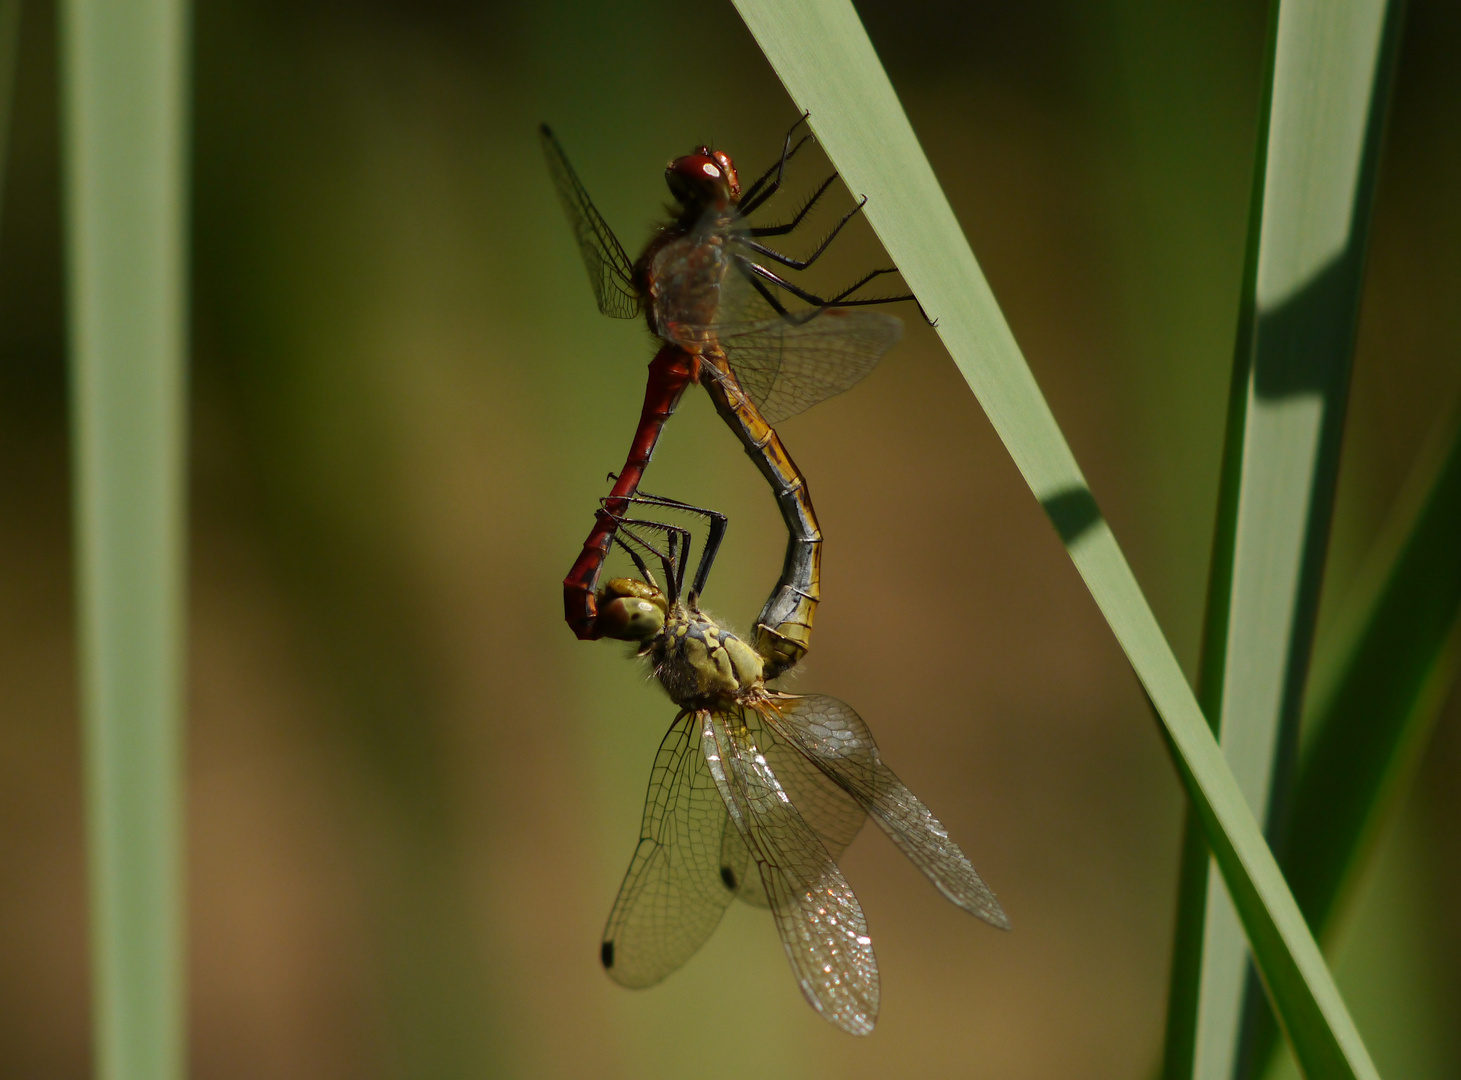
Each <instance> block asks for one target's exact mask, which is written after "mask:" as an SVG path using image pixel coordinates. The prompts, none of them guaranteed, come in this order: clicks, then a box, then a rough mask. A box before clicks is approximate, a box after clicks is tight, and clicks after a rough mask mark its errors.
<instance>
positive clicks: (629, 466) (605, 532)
mask: <svg viewBox="0 0 1461 1080" xmlns="http://www.w3.org/2000/svg"><path fill="white" fill-rule="evenodd" d="M699 367H700V363H699V357H696V356H693V355H691V354H690V353H687V352H686V351H685V350H684V349H681V348H679V347H678V346H676V345H666V346H665V347H664V348H662V349H660V351H659V352H658V353H657V354H656V355H655V358H654V359H653V360H652V361H650V364H649V381H648V383H647V384H646V385H645V387H644V408H643V409H642V410H640V413H639V427H638V428H636V429H635V431H634V442H633V444H632V445H631V446H630V448H629V457H628V458H627V459H626V460H625V462H624V468H622V469H621V470H619V478H618V479H617V480H616V481H614V486H613V488H612V489H611V490H610V492H609V500H608V502H607V503H606V504H605V505H604V508H603V509H602V510H600V511H599V513H598V517H597V519H596V520H595V521H594V527H593V529H592V531H590V532H589V534H588V539H587V540H585V541H584V542H583V551H582V552H580V553H579V556H578V561H577V562H575V563H574V564H573V569H572V570H570V571H568V576H567V577H566V578H564V579H563V617H564V619H566V620H567V622H568V625H569V628H570V629H572V630H573V632H574V634H576V635H577V636H578V638H579V640H580V641H592V640H594V639H596V638H599V637H602V636H603V635H602V634H601V633H600V632H599V629H598V626H597V622H598V613H599V612H598V597H597V596H596V595H595V593H596V590H597V589H598V584H599V571H600V570H602V569H603V566H604V560H605V559H606V558H608V555H609V545H610V544H611V543H612V540H613V535H614V529H615V524H614V517H616V516H620V517H622V516H623V514H624V513H625V511H626V510H627V509H628V506H629V503H628V501H627V497H628V496H630V495H633V494H634V493H635V492H637V491H638V490H639V480H640V477H642V476H643V475H644V469H645V466H647V465H648V464H649V459H650V458H651V457H652V456H653V454H654V447H655V443H657V442H658V441H659V434H660V431H661V430H663V428H664V426H665V421H666V420H668V419H669V418H670V416H671V415H673V413H674V411H675V407H676V406H677V405H679V404H680V396H681V395H682V394H684V392H685V388H686V387H687V386H689V385H690V384H691V383H692V382H694V381H695V380H696V379H697V378H698V377H699Z"/></svg>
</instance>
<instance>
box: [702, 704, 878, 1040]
mask: <svg viewBox="0 0 1461 1080" xmlns="http://www.w3.org/2000/svg"><path fill="white" fill-rule="evenodd" d="M702 717H703V718H702V720H701V738H700V743H701V750H702V752H703V753H704V755H705V760H706V762H707V763H708V764H709V766H710V773H711V775H712V776H713V777H714V778H715V783H716V786H717V787H718V788H719V789H720V793H721V797H722V799H723V800H724V801H725V806H726V809H727V810H728V812H729V813H730V816H731V821H732V822H733V823H734V824H735V826H736V828H737V829H738V830H739V832H740V834H741V838H742V840H744V841H745V844H746V846H747V848H749V850H750V853H751V858H752V859H753V860H754V862H755V863H756V865H757V866H758V867H759V869H760V871H761V881H762V884H763V885H764V886H765V889H766V895H767V897H768V898H769V899H770V901H771V912H772V915H773V916H774V917H775V920H776V929H777V932H778V933H779V934H780V935H781V944H782V947H783V948H784V949H785V950H786V955H787V959H788V960H790V961H791V968H792V971H793V973H794V974H795V975H796V978H797V982H798V984H799V985H800V986H801V991H802V994H803V995H805V997H806V999H807V1001H809V1002H810V1003H811V1005H812V1007H813V1008H814V1009H816V1010H817V1011H818V1012H820V1013H821V1014H822V1015H823V1016H825V1017H826V1018H827V1019H828V1020H830V1021H831V1022H832V1023H834V1024H836V1025H837V1026H838V1027H840V1028H842V1030H844V1031H847V1032H850V1033H851V1034H853V1035H866V1034H868V1033H869V1032H871V1031H872V1029H873V1024H874V1023H875V1022H876V1021H877V1015H878V965H877V959H876V958H875V957H874V956H873V947H872V940H871V939H870V938H869V937H868V934H867V923H866V921H865V920H864V919H863V915H862V907H861V906H860V905H859V904H858V902H857V897H856V896H854V895H853V893H852V888H851V886H849V885H848V884H847V879H846V878H844V877H843V876H842V871H840V870H838V869H837V864H836V863H835V862H833V861H832V856H831V855H829V854H828V853H827V849H826V848H825V847H824V846H823V845H822V842H821V841H820V840H818V839H817V835H816V834H815V833H814V832H813V831H812V829H811V826H809V825H808V824H807V822H806V820H805V819H804V818H803V817H802V816H801V814H799V813H798V812H797V808H796V807H795V806H794V805H793V804H792V802H791V799H790V796H789V795H788V794H787V792H786V791H785V789H784V788H783V787H782V785H781V783H780V781H779V780H778V779H777V777H776V774H775V773H774V772H773V771H772V769H771V766H770V765H769V763H768V761H767V759H766V757H765V756H764V755H763V754H762V753H761V751H760V749H759V748H758V747H757V745H756V743H755V741H754V738H753V736H752V734H751V731H750V729H749V728H748V726H747V724H746V722H745V717H744V715H743V711H742V710H737V711H736V712H735V713H723V712H710V713H704V714H702Z"/></svg>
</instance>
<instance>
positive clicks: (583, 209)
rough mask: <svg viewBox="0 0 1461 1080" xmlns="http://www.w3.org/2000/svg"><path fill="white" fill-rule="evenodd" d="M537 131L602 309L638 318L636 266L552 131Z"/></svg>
mask: <svg viewBox="0 0 1461 1080" xmlns="http://www.w3.org/2000/svg"><path fill="white" fill-rule="evenodd" d="M538 134H539V137H540V139H541V141H542V144H543V156H544V157H546V158H547V159H548V171H549V172H551V173H552V174H553V186H554V187H555V188H557V189H558V200H559V201H560V202H561V203H562V204H563V210H564V212H565V213H566V214H567V215H568V224H569V225H571V226H572V227H573V236H574V239H575V240H577V241H578V250H579V252H580V253H581V254H582V255H583V264H584V266H586V267H587V268H588V280H589V284H590V285H592V286H593V290H594V299H595V300H597V301H598V305H599V310H600V311H602V312H603V313H604V314H605V315H610V316H612V317H614V318H616V319H633V318H635V317H636V316H638V315H639V312H640V298H639V293H638V291H637V290H636V289H635V288H634V269H633V264H632V263H631V262H630V261H629V256H628V255H627V254H625V252H624V247H623V245H621V244H620V243H619V239H618V237H616V236H615V235H614V230H612V229H610V228H609V224H608V222H606V221H605V220H604V219H603V216H602V215H601V214H600V213H599V212H598V210H597V209H596V208H595V207H594V204H593V200H592V199H590V198H589V197H588V191H587V190H586V189H585V188H584V186H583V184H582V182H581V181H580V180H579V179H578V174H577V173H575V172H574V171H573V166H572V165H570V164H569V163H568V156H567V155H566V154H564V153H563V147H561V146H559V145H558V140H557V139H556V138H554V136H553V132H552V130H551V129H549V127H548V125H547V124H544V125H542V126H541V127H540V128H539V129H538Z"/></svg>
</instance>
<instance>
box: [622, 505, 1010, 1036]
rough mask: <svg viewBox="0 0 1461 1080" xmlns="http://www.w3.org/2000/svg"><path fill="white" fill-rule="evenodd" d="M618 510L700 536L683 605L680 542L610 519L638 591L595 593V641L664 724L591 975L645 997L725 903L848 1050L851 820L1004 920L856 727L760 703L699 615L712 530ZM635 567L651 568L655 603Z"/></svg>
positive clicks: (972, 908) (871, 1004)
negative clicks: (624, 667) (654, 702)
mask: <svg viewBox="0 0 1461 1080" xmlns="http://www.w3.org/2000/svg"><path fill="white" fill-rule="evenodd" d="M607 501H608V500H605V502H606V503H607ZM624 502H625V503H626V504H631V503H632V504H634V505H635V506H636V507H662V508H666V509H670V510H676V511H680V512H688V513H692V514H699V515H702V516H704V517H705V518H706V519H707V520H708V522H709V533H708V535H707V538H706V542H705V547H704V551H703V553H702V555H701V557H700V562H699V565H698V567H697V568H696V571H695V578H694V585H693V587H692V588H691V589H690V590H689V591H688V592H687V591H686V590H685V567H686V565H687V563H688V561H689V555H690V549H691V537H690V532H689V530H687V529H684V528H681V527H678V526H673V525H668V524H666V523H663V522H659V521H653V520H644V519H633V518H625V517H616V518H615V524H616V525H617V526H618V529H617V531H616V532H615V533H614V534H613V537H612V542H613V543H616V544H618V545H619V546H620V547H621V548H623V549H624V550H625V551H626V552H628V554H629V557H630V558H631V559H632V560H633V561H634V565H635V567H636V568H637V569H638V571H639V578H638V579H634V578H615V579H613V580H610V581H609V582H607V583H606V584H605V585H604V586H603V588H602V589H601V590H600V592H599V601H600V606H601V622H602V625H603V629H604V636H605V637H610V638H617V639H619V640H625V641H632V642H636V643H637V644H638V645H639V655H640V656H643V657H646V658H647V659H649V661H650V662H651V664H652V665H653V670H654V675H655V678H656V679H657V680H658V681H659V683H660V685H661V686H663V687H664V689H665V692H666V693H668V694H669V696H670V699H671V700H672V701H673V702H674V703H675V705H676V706H677V707H678V708H679V712H678V714H677V715H676V716H675V719H674V722H673V723H672V724H671V725H670V729H669V731H668V732H667V733H666V734H665V737H664V740H663V742H662V743H661V744H660V748H659V753H658V754H657V755H656V756H655V762H654V769H653V771H652V773H651V774H650V782H649V793H648V796H647V797H646V799H645V803H644V817H643V820H642V824H641V826H640V836H639V843H638V845H637V846H636V848H635V851H634V857H633V859H632V860H631V862H630V864H629V870H628V872H627V873H626V874H625V875H624V882H623V884H622V885H621V886H620V888H619V895H618V898H617V899H616V900H615V901H614V907H613V910H612V911H611V912H610V914H609V921H608V925H607V926H606V927H605V928H604V937H603V942H602V944H601V945H600V949H599V958H600V960H601V962H602V963H603V965H604V969H605V970H606V971H607V972H608V973H609V976H610V978H612V979H613V980H614V981H615V982H617V983H619V984H620V985H622V986H628V987H645V986H652V985H654V984H655V983H658V982H659V981H661V980H662V979H664V978H665V977H666V976H667V975H669V974H670V973H671V972H673V971H675V970H677V969H678V968H679V967H680V966H681V965H683V964H684V963H685V962H686V961H687V960H689V959H690V957H691V956H692V955H693V954H694V953H695V952H696V951H697V950H698V949H699V948H700V946H701V944H702V943H703V942H704V941H705V940H706V939H707V938H708V937H709V936H710V935H711V933H713V932H714V930H715V927H716V926H717V925H718V924H719V922H720V919H721V915H722V914H723V912H724V911H725V909H726V907H727V906H728V905H729V904H730V903H731V902H732V901H733V900H736V899H739V900H742V901H743V902H745V903H748V904H751V905H753V906H755V907H761V908H770V910H771V914H772V915H773V916H774V918H775V922H776V929H777V931H778V933H779V934H780V936H781V942H782V947H783V948H784V950H785V952H786V956H787V959H788V961H790V963H791V969H792V973H793V975H794V976H795V977H796V980H797V984H798V986H800V988H801V991H802V994H803V995H804V996H805V997H806V999H807V1001H808V1002H809V1003H810V1004H811V1006H812V1007H813V1008H814V1009H816V1010H817V1012H819V1013H820V1014H821V1015H822V1016H824V1017H826V1019H827V1020H829V1021H831V1022H832V1023H833V1024H836V1025H837V1026H838V1027H840V1028H842V1029H843V1030H844V1031H847V1032H850V1033H852V1034H854V1035H866V1034H868V1033H869V1032H871V1031H872V1029H873V1026H874V1024H875V1023H876V1021H877V1015H878V999H879V988H878V965H877V958H876V956H875V955H874V953H873V944H872V939H871V937H870V936H869V935H868V930H867V920H866V919H865V918H864V917H863V912H862V905H861V904H860V903H859V902H858V899H857V896H856V895H855V894H854V893H853V891H852V887H851V886H850V885H849V884H848V882H847V879H846V877H845V876H844V875H843V873H842V871H841V870H840V869H839V868H838V866H837V858H838V857H839V856H840V855H841V854H842V852H843V850H844V849H846V847H847V846H848V845H849V844H850V843H851V842H852V840H853V838H854V837H855V836H856V835H857V834H858V832H859V831H860V830H861V828H862V826H863V823H864V822H865V821H866V820H867V818H868V817H869V816H871V817H872V819H873V820H874V821H876V822H877V823H878V825H879V826H881V827H882V829H883V831H884V832H886V833H887V834H888V836H889V837H891V838H892V840H893V842H894V843H895V844H897V845H898V847H899V848H900V849H901V850H902V851H903V853H904V854H905V855H907V856H908V858H909V859H910V860H911V861H912V862H913V864H914V865H915V866H917V867H918V869H919V870H921V871H923V873H924V874H925V875H926V876H927V877H928V878H929V880H930V881H932V882H933V884H934V885H935V886H936V887H937V888H938V890H939V891H940V892H942V893H943V894H944V896H946V897H947V898H948V899H949V900H951V901H953V902H954V903H955V904H957V905H958V906H959V907H961V908H963V909H964V910H965V911H967V912H969V913H970V914H972V915H975V916H977V917H978V918H980V919H983V920H984V921H985V922H987V923H989V924H991V925H992V926H996V927H999V928H1000V929H1006V930H1007V929H1009V920H1008V919H1007V918H1006V917H1005V913H1004V910H1003V908H1002V907H1001V906H1000V903H999V901H998V900H997V899H996V898H995V896H994V893H993V892H991V891H990V889H989V887H988V886H987V885H985V883H984V881H983V880H982V879H981V878H980V876H979V874H978V873H977V872H975V870H974V867H973V866H972V865H970V863H969V859H968V858H967V857H966V856H965V855H964V853H963V851H961V850H960V849H959V845H958V844H956V843H955V842H954V841H953V840H952V839H951V838H950V837H949V834H948V830H947V829H945V828H944V826H943V825H942V824H941V823H940V822H939V820H938V819H937V818H936V817H934V816H933V814H932V813H930V812H929V810H928V808H927V807H926V806H925V805H924V804H923V802H922V801H921V800H920V799H919V798H918V796H916V795H915V794H914V793H913V792H912V791H910V790H909V789H908V788H907V787H906V786H905V785H904V784H903V782H902V781H900V780H899V779H898V777H897V776H896V775H895V774H894V773H893V771H892V770H891V769H890V768H888V766H887V765H886V764H885V763H884V762H883V760H882V755H881V754H880V753H879V751H878V745H877V743H876V742H875V741H874V739H873V735H872V732H871V731H870V730H869V729H868V726H867V724H866V723H865V722H864V721H863V719H862V717H860V716H858V714H857V713H856V712H855V711H854V710H853V709H852V707H851V706H849V705H848V704H846V703H845V702H842V701H839V700H837V699H836V698H834V697H828V696H826V695H824V694H786V693H781V692H778V691H775V690H770V689H768V688H767V687H766V685H765V675H764V665H765V661H766V657H764V656H761V655H758V653H757V652H756V651H755V650H754V649H752V648H750V647H748V646H747V645H746V644H745V643H744V642H742V641H741V640H740V639H739V638H738V637H737V636H736V635H735V634H734V633H732V632H731V631H730V630H728V629H726V628H725V627H723V626H721V625H719V624H718V623H716V622H715V621H714V620H713V619H711V618H710V617H709V616H707V615H706V614H705V613H704V612H702V611H701V610H700V607H699V595H700V593H701V591H702V590H703V589H704V588H705V582H706V579H707V577H708V575H709V573H710V566H711V563H712V562H713V561H714V559H715V554H716V550H717V549H718V548H719V546H720V539H721V537H722V535H723V534H724V532H725V525H726V521H725V517H724V516H723V515H721V514H717V513H715V512H713V511H708V510H701V509H699V508H697V507H693V506H690V505H688V504H685V503H679V502H675V501H673V500H669V499H661V498H658V497H655V496H643V495H640V496H629V497H627V498H626V499H625V500H624ZM654 534H658V535H654ZM661 537H662V538H663V539H661ZM645 555H649V556H650V557H652V558H655V559H658V560H659V562H660V564H661V565H662V566H663V569H664V586H663V588H661V587H660V585H659V584H658V583H657V582H656V581H655V578H654V576H653V575H652V574H651V573H650V570H649V567H648V565H647V564H646V562H645V558H644V556H645Z"/></svg>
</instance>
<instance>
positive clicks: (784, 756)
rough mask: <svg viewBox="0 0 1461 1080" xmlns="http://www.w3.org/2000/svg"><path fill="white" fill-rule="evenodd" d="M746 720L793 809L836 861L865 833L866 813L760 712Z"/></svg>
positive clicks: (748, 714)
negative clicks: (794, 808)
mask: <svg viewBox="0 0 1461 1080" xmlns="http://www.w3.org/2000/svg"><path fill="white" fill-rule="evenodd" d="M773 719H774V717H773ZM745 720H746V726H747V727H748V728H749V729H750V732H751V736H752V738H753V739H754V740H755V743H756V746H757V747H758V748H759V749H760V751H761V753H762V754H763V755H764V756H765V758H766V763H767V764H768V765H770V766H771V771H772V772H773V773H774V774H775V775H776V779H777V780H779V781H780V782H781V786H782V788H783V790H785V791H786V794H787V795H788V796H789V797H790V798H791V802H792V805H793V806H795V807H796V808H797V811H798V812H799V813H800V814H801V816H802V818H803V819H804V820H805V821H806V823H807V824H808V825H810V826H811V827H812V831H813V832H814V833H816V834H817V836H818V837H819V838H820V839H821V841H822V845H823V846H824V847H825V848H826V849H827V854H829V855H831V856H832V858H834V859H835V858H837V857H838V856H840V855H841V854H842V853H843V852H844V851H846V850H847V845H849V844H851V843H852V841H853V840H854V839H856V837H857V834H858V833H860V832H861V831H862V826H863V824H864V823H865V822H866V821H867V809H866V808H865V807H864V806H863V805H862V803H860V802H858V801H857V800H856V799H854V798H853V797H852V796H851V795H849V794H848V793H847V792H846V791H845V790H843V788H842V785H841V784H838V783H837V782H836V781H835V780H833V779H832V778H831V777H829V776H828V775H827V774H826V773H824V772H823V771H822V770H821V769H820V768H818V767H817V765H816V764H815V763H814V762H813V761H812V759H811V758H809V757H808V756H807V755H806V752H805V751H803V750H802V749H801V747H800V746H798V745H797V744H796V743H795V742H790V741H788V740H786V739H784V738H783V737H782V736H781V735H779V734H778V733H777V731H776V729H775V728H774V727H772V726H771V724H770V723H769V722H768V721H767V719H766V718H765V717H763V716H762V715H761V713H760V712H759V711H753V710H751V709H747V710H746V712H745Z"/></svg>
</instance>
